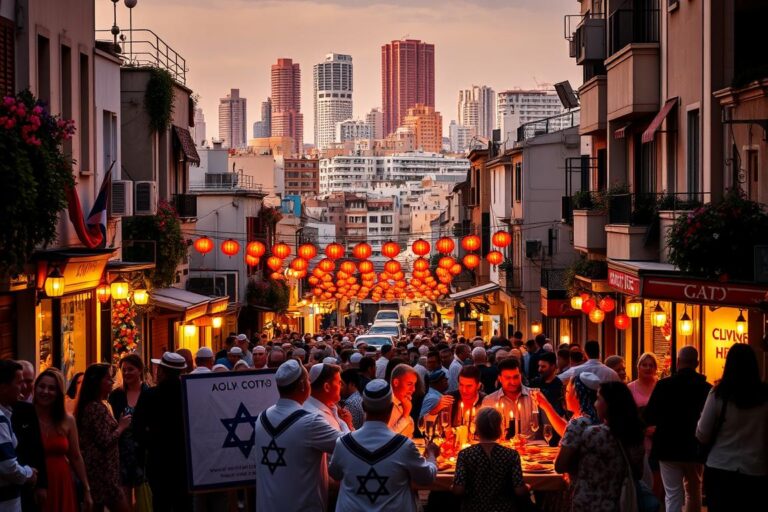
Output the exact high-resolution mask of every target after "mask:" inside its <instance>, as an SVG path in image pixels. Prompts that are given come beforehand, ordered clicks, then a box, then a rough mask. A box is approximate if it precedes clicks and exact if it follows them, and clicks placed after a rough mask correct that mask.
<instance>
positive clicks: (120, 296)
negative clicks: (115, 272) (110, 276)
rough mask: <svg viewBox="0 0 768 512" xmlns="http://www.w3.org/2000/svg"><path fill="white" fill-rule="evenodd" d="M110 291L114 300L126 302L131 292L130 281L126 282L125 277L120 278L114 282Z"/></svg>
mask: <svg viewBox="0 0 768 512" xmlns="http://www.w3.org/2000/svg"><path fill="white" fill-rule="evenodd" d="M110 290H111V291H112V298H113V299H115V300H125V299H127V298H128V293H129V291H130V288H129V286H128V281H126V280H125V278H124V277H123V276H118V277H117V279H115V280H114V281H112V284H111V285H110Z"/></svg>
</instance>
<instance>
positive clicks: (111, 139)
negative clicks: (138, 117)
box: [101, 110, 119, 175]
mask: <svg viewBox="0 0 768 512" xmlns="http://www.w3.org/2000/svg"><path fill="white" fill-rule="evenodd" d="M101 124H102V130H103V139H104V140H103V142H102V150H103V155H102V157H103V158H104V161H103V163H104V172H105V173H106V172H107V171H108V170H109V168H110V167H111V166H112V162H115V161H116V160H117V115H115V114H114V113H112V112H110V111H108V110H105V111H104V112H103V113H102V123H101ZM113 170H114V171H115V174H114V175H119V174H118V172H119V169H113Z"/></svg>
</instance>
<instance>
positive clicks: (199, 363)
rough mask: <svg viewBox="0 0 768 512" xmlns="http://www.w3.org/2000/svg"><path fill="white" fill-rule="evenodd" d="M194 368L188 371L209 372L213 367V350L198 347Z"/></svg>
mask: <svg viewBox="0 0 768 512" xmlns="http://www.w3.org/2000/svg"><path fill="white" fill-rule="evenodd" d="M195 365H196V368H195V369H194V370H192V371H191V372H190V373H210V372H211V368H213V350H211V349H210V348H208V347H200V349H199V350H198V351H197V353H196V354H195Z"/></svg>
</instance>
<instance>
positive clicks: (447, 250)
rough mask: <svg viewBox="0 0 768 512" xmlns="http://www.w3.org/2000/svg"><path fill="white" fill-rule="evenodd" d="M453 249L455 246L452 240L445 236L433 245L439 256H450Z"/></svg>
mask: <svg viewBox="0 0 768 512" xmlns="http://www.w3.org/2000/svg"><path fill="white" fill-rule="evenodd" d="M455 247H456V244H455V243H454V242H453V239H452V238H448V237H447V236H444V237H443V238H441V239H439V240H438V241H437V243H435V248H436V249H437V252H439V253H440V254H451V253H452V252H453V249H454V248H455Z"/></svg>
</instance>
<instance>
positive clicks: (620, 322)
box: [613, 313, 632, 331]
mask: <svg viewBox="0 0 768 512" xmlns="http://www.w3.org/2000/svg"><path fill="white" fill-rule="evenodd" d="M631 323H632V319H630V318H629V317H628V316H627V315H626V314H624V313H621V314H618V315H616V318H614V319H613V325H615V326H616V328H617V329H621V330H622V331H623V330H624V329H628V328H629V326H630V324H631Z"/></svg>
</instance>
